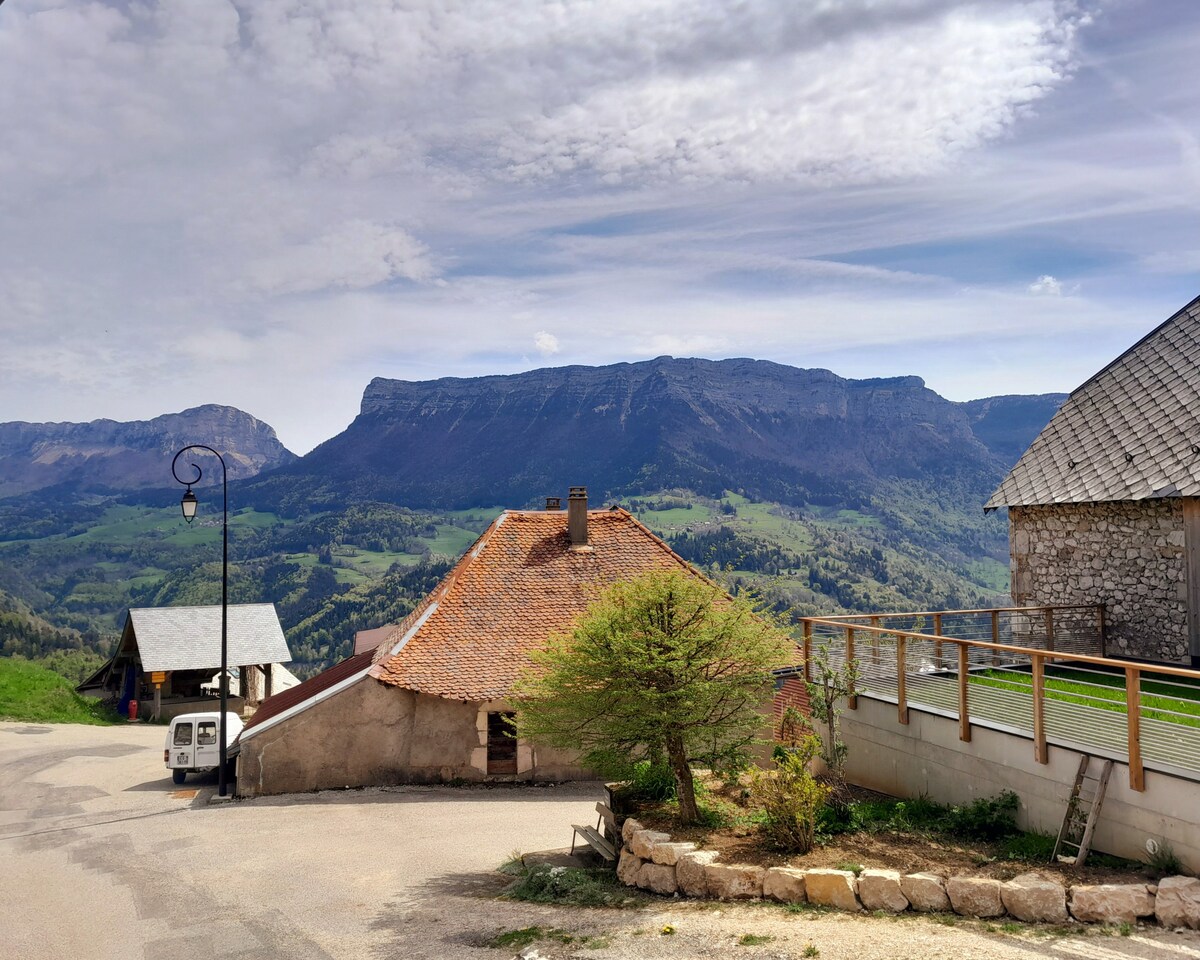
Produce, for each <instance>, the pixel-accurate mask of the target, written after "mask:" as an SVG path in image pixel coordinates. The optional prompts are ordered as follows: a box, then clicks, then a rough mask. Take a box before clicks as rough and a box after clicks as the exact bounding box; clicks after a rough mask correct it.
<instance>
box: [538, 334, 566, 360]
mask: <svg viewBox="0 0 1200 960" xmlns="http://www.w3.org/2000/svg"><path fill="white" fill-rule="evenodd" d="M533 348H534V349H535V350H536V351H537V352H538V353H540V354H541V355H542V356H543V357H552V356H554V354H556V353H559V352H560V351H561V350H562V348H561V347H560V346H559V345H558V337H556V336H555V335H554V334H552V333H547V332H546V331H545V330H539V331H538V332H537V333H535V334H534V335H533Z"/></svg>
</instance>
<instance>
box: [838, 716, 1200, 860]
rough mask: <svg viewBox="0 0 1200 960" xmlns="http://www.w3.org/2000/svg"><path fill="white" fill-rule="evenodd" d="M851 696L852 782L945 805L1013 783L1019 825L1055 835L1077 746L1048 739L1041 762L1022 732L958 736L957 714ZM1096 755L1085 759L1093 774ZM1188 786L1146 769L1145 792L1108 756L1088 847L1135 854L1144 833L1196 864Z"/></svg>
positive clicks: (1196, 828)
mask: <svg viewBox="0 0 1200 960" xmlns="http://www.w3.org/2000/svg"><path fill="white" fill-rule="evenodd" d="M858 704H859V705H858V709H857V710H847V711H846V712H845V713H844V714H843V715H842V738H843V739H844V740H845V742H846V745H847V747H848V752H847V756H846V772H847V776H848V777H849V779H850V780H851V781H852V782H853V783H858V784H861V785H862V786H865V787H870V788H871V789H873V790H879V791H881V792H883V793H888V794H892V795H893V796H901V797H918V796H921V795H923V794H924V795H928V796H929V797H930V798H931V799H933V800H937V801H938V802H940V803H954V804H963V803H970V802H971V801H972V800H975V799H978V798H983V797H994V796H996V795H997V794H999V793H1001V792H1003V791H1005V790H1012V791H1013V792H1015V793H1016V794H1017V796H1018V797H1020V799H1021V806H1020V810H1019V812H1018V816H1017V822H1018V823H1019V824H1020V826H1022V827H1024V828H1025V829H1032V830H1040V831H1041V832H1043V833H1049V834H1051V835H1057V834H1058V829H1059V827H1060V826H1061V825H1062V818H1063V814H1064V813H1065V812H1066V809H1067V801H1068V800H1069V799H1070V796H1071V787H1072V785H1073V784H1074V782H1075V773H1076V771H1077V770H1078V768H1079V757H1080V754H1079V753H1077V752H1076V751H1074V750H1069V749H1066V748H1064V747H1060V746H1056V745H1051V746H1050V749H1049V760H1050V762H1049V763H1046V764H1041V763H1038V762H1037V760H1035V759H1034V755H1033V741H1032V740H1031V739H1030V738H1028V737H1024V736H1015V735H1012V734H1008V733H1004V732H1002V731H999V730H990V729H987V728H985V727H982V726H979V725H974V726H973V727H972V731H971V742H970V743H964V742H963V741H961V740H959V738H958V721H957V720H954V719H949V718H947V717H941V716H935V715H933V714H929V713H924V712H923V711H921V710H918V709H915V708H911V707H910V709H909V723H908V724H907V725H904V724H900V723H897V721H896V705H895V704H894V703H884V702H882V701H878V700H873V699H870V698H868V697H859V700H858ZM1100 763H1101V761H1099V760H1095V759H1093V760H1092V766H1091V769H1090V772H1091V774H1092V775H1095V774H1097V773H1099V770H1100ZM1196 794H1197V785H1196V783H1195V782H1193V781H1191V780H1183V779H1180V778H1177V777H1174V776H1170V775H1168V774H1166V773H1160V772H1158V771H1155V770H1149V769H1148V770H1146V789H1145V791H1144V792H1140V793H1139V792H1136V791H1134V790H1131V789H1130V787H1129V766H1128V764H1126V763H1114V765H1113V770H1112V774H1111V776H1110V777H1109V781H1108V790H1107V793H1106V795H1105V799H1104V804H1103V806H1102V807H1101V808H1100V817H1099V819H1098V821H1097V824H1096V836H1095V841H1094V844H1093V849H1096V850H1100V851H1103V852H1105V853H1112V854H1116V855H1117V856H1122V857H1129V858H1130V859H1135V860H1136V859H1144V858H1145V856H1146V849H1145V843H1146V840H1147V839H1148V838H1153V839H1155V840H1159V841H1162V840H1167V841H1168V842H1169V843H1170V844H1171V846H1172V848H1173V849H1174V851H1175V853H1176V854H1177V855H1178V856H1179V858H1180V859H1181V860H1183V862H1184V864H1185V865H1186V866H1188V867H1189V868H1190V869H1192V870H1197V869H1200V823H1197V822H1196V813H1195V806H1196V802H1195V798H1196Z"/></svg>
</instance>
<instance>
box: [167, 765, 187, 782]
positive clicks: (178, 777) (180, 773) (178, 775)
mask: <svg viewBox="0 0 1200 960" xmlns="http://www.w3.org/2000/svg"><path fill="white" fill-rule="evenodd" d="M185 777H187V771H186V770H180V769H178V768H176V769H174V770H172V771H171V779H172V780H174V781H175V782H176V783H183V781H184V778H185Z"/></svg>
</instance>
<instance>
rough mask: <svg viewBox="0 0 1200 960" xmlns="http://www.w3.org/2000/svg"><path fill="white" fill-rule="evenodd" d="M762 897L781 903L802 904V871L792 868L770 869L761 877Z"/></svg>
mask: <svg viewBox="0 0 1200 960" xmlns="http://www.w3.org/2000/svg"><path fill="white" fill-rule="evenodd" d="M763 896H764V897H770V898H771V899H772V900H779V901H782V902H783V903H803V902H804V900H805V893H804V871H803V870H797V869H795V868H794V867H771V868H770V869H769V870H768V871H767V873H766V876H764V877H763Z"/></svg>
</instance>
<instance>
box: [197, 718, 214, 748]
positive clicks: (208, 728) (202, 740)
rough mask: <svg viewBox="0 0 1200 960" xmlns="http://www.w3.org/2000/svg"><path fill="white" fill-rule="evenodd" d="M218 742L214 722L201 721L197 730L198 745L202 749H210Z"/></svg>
mask: <svg viewBox="0 0 1200 960" xmlns="http://www.w3.org/2000/svg"><path fill="white" fill-rule="evenodd" d="M216 742H217V725H216V723H214V722H213V721H212V720H207V721H201V723H200V725H199V727H198V728H197V730H196V743H197V744H198V745H199V746H201V747H210V746H212V745H213V744H214V743H216Z"/></svg>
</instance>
